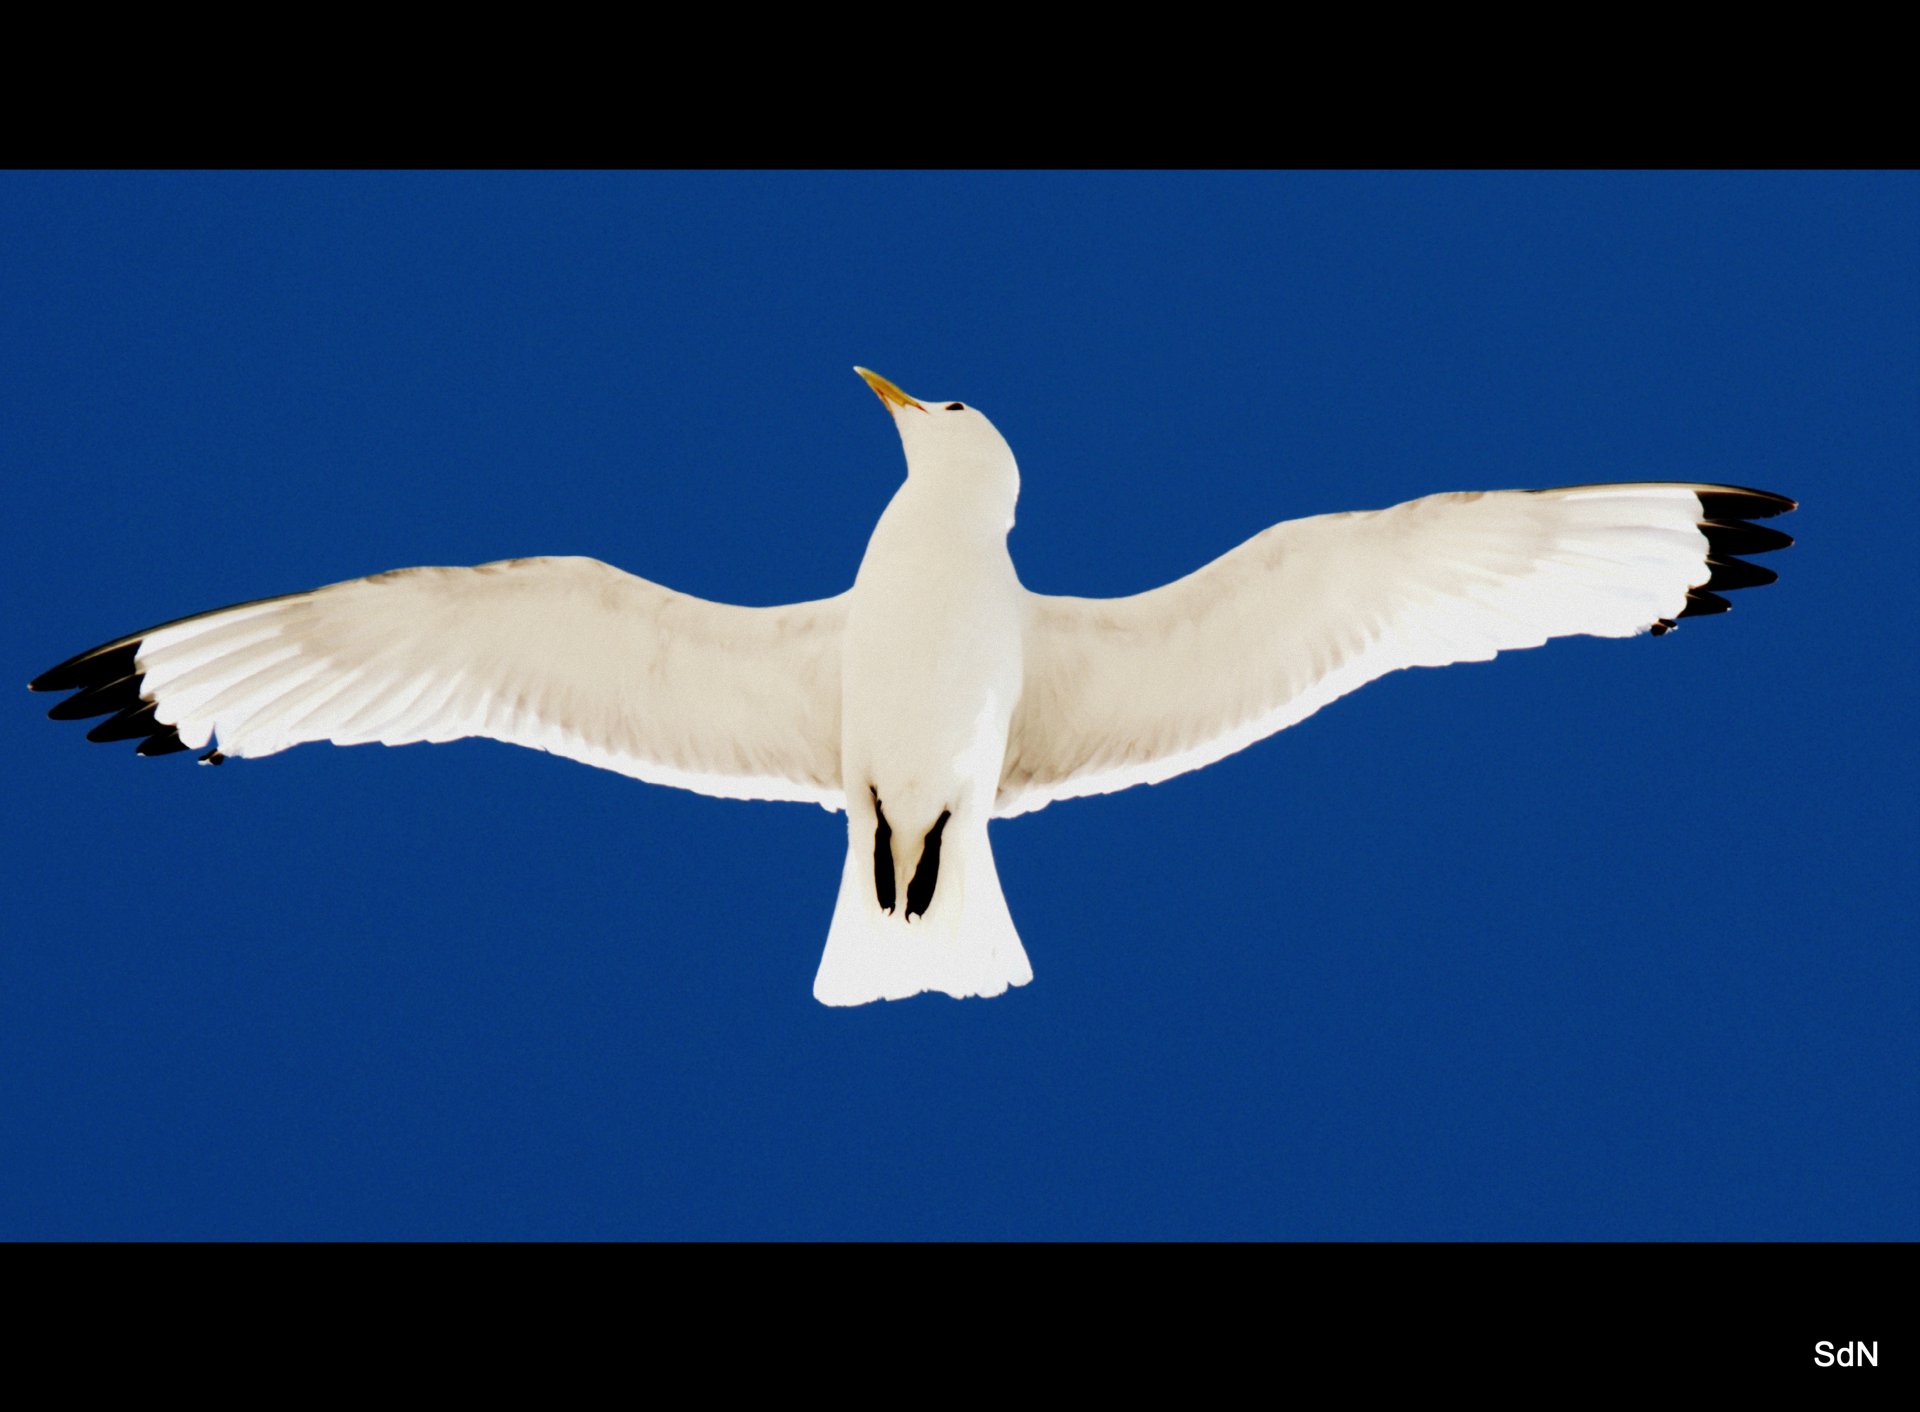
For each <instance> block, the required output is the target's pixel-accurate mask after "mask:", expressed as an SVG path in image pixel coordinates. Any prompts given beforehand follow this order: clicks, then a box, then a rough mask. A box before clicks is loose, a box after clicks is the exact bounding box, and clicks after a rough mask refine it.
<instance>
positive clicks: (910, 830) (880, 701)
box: [842, 521, 1024, 838]
mask: <svg viewBox="0 0 1920 1412" xmlns="http://www.w3.org/2000/svg"><path fill="white" fill-rule="evenodd" d="M887 529H888V525H887V523H886V521H882V525H881V529H880V530H879V531H876V533H875V535H874V542H873V544H872V545H871V546H870V547H869V549H868V552H867V558H866V560H865V562H863V563H862V565H861V569H860V577H859V579H858V580H857V581H856V582H855V584H854V590H853V597H852V601H851V603H850V604H849V605H848V615H847V629H846V637H845V639H844V642H845V656H844V670H845V676H844V679H843V681H844V697H843V703H842V713H843V714H842V759H843V761H844V767H845V786H846V790H847V795H848V799H849V801H850V802H851V801H852V800H853V799H855V798H856V797H859V796H864V795H866V794H867V793H868V792H869V790H871V791H872V792H873V793H875V794H877V795H878V796H879V798H880V799H881V800H882V801H883V803H884V806H885V810H886V815H887V818H888V819H889V821H890V822H891V824H892V826H893V828H894V829H895V830H897V831H899V832H901V833H904V834H907V835H909V836H911V837H915V838H917V837H918V836H919V835H920V834H922V833H924V832H925V830H926V829H928V828H931V827H932V826H933V824H934V822H935V820H937V819H938V818H939V816H940V814H941V813H942V812H943V811H950V812H952V813H953V814H954V815H956V816H961V815H973V814H976V813H978V814H981V815H987V814H991V812H992V808H993V798H994V794H995V793H996V792H997V790H998V787H999V781H1000V772H1001V767H1002V765H1003V763H1004V761H1005V757H1006V743H1007V726H1008V722H1009V721H1010V720H1011V718H1012V715H1013V708H1014V705H1015V703H1016V702H1017V701H1018V700H1019V696H1020V683H1021V675H1022V673H1021V662H1022V651H1023V648H1022V632H1023V621H1024V619H1023V612H1022V606H1023V597H1024V591H1023V590H1022V589H1021V587H1020V583H1019V580H1018V579H1017V578H1016V577H1015V575H1014V571H1013V563H1012V560H1011V559H1010V558H1008V556H1007V553H1006V546H1005V543H1004V541H1002V542H1000V543H999V544H996V545H993V546H991V547H988V548H984V549H971V550H968V551H960V550H956V549H953V548H951V547H948V546H942V545H932V546H924V545H923V546H920V547H915V546H914V545H913V543H912V540H911V538H910V537H909V536H895V537H893V538H892V541H891V542H890V540H889V536H888V535H887V534H886V531H887ZM902 539H905V540H907V541H908V542H907V543H906V544H902V543H900V542H899V541H900V540H902Z"/></svg>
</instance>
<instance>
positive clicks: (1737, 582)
mask: <svg viewBox="0 0 1920 1412" xmlns="http://www.w3.org/2000/svg"><path fill="white" fill-rule="evenodd" d="M1707 567H1708V568H1709V569H1711V570H1713V575H1712V577H1710V578H1709V579H1708V580H1707V583H1706V586H1707V587H1708V588H1710V589H1713V590H1714V591H1715V592H1716V593H1726V592H1728V591H1729V590H1732V589H1736V588H1765V587H1766V586H1767V585H1768V584H1770V583H1778V582H1779V581H1780V575H1778V574H1776V573H1775V572H1774V571H1773V570H1772V569H1768V568H1762V567H1761V566H1760V565H1759V564H1749V563H1748V562H1747V561H1746V560H1744V559H1715V558H1713V557H1711V556H1709V557H1708V559H1707Z"/></svg>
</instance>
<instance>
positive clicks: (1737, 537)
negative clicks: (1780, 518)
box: [1700, 520, 1793, 559]
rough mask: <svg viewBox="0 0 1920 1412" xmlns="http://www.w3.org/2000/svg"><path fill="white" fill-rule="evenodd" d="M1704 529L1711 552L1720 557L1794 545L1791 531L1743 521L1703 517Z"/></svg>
mask: <svg viewBox="0 0 1920 1412" xmlns="http://www.w3.org/2000/svg"><path fill="white" fill-rule="evenodd" d="M1700 532H1701V533H1702V534H1704V535H1705V536H1706V537H1707V553H1709V554H1711V555H1712V556H1713V557H1714V558H1716V559H1730V558H1732V557H1733V556H1734V555H1735V554H1771V553H1772V552H1773V551H1774V550H1776V549H1787V548H1790V547H1792V545H1793V536H1792V535H1790V534H1782V533H1781V532H1780V531H1779V530H1777V529H1768V528H1767V527H1766V526H1765V525H1749V524H1744V523H1742V522H1741V521H1739V520H1703V521H1702V522H1701V524H1700Z"/></svg>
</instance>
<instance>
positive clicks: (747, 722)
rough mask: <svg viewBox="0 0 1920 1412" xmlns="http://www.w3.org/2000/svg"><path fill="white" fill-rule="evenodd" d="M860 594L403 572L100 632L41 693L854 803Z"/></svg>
mask: <svg viewBox="0 0 1920 1412" xmlns="http://www.w3.org/2000/svg"><path fill="white" fill-rule="evenodd" d="M845 619H846V607H845V596H844V595H842V596H841V597H839V598H828V599H822V600H820V601H818V602H813V603H795V604H790V605H787V606H784V607H778V608H742V607H735V606H733V605H731V604H726V603H709V602H706V601H704V600H702V599H698V598H693V597H689V596H688V595H686V594H684V593H676V592H674V591H673V590H671V589H667V588H662V587H661V586H660V585H658V584H654V583H649V582H647V580H645V579H642V578H636V577H634V576H633V575H632V574H628V573H623V572H621V571H620V570H619V569H616V568H613V567H611V566H610V565H607V564H603V563H601V562H600V561H598V560H597V559H585V558H542V559H510V560H505V561H503V562H501V563H496V564H482V565H480V566H479V567H477V568H421V569H396V570H394V571H393V572H391V573H385V574H375V575H374V576H373V577H371V578H364V579H354V580H351V581H350V582H347V583H337V584H333V585H331V586H329V587H327V588H321V589H316V590H314V591H313V592H311V593H298V594H292V595H289V596H287V597H284V598H268V599H262V600H260V601H258V602H254V603H243V604H239V605H237V606H235V607H232V608H223V609H219V610H217V611H215V612H212V613H203V614H200V615H199V616H197V617H192V618H183V619H180V620H178V621H176V622H172V623H167V624H164V625H162V626H160V627H157V628H150V629H148V630H147V631H146V632H142V633H135V634H132V635H131V636H128V637H122V638H118V639H116V640H114V641H112V642H108V643H104V644H102V645H101V646H99V647H96V648H94V649H92V650H91V651H89V652H83V653H81V654H80V655H79V656H77V657H74V658H71V659H69V660H68V661H65V662H62V663H61V664H60V665H59V666H57V667H54V668H53V669H52V670H50V671H48V672H45V673H43V674H42V675H41V676H39V677H37V678H35V679H34V681H33V682H32V683H30V685H31V686H32V687H33V689H34V690H36V691H74V690H77V691H78V692H79V695H77V696H74V697H70V698H69V699H68V700H66V701H63V702H61V703H60V704H59V705H57V706H55V707H54V708H53V710H52V711H50V712H49V713H48V714H49V715H51V716H53V717H55V718H56V719H75V718H81V717H87V716H101V715H105V716H107V717H108V719H107V720H106V721H104V722H102V723H101V724H100V725H98V726H96V727H95V728H94V729H93V730H92V731H90V732H89V733H88V735H89V738H90V739H93V740H132V739H139V740H140V741H141V744H140V747H139V751H140V753H141V754H143V755H163V754H168V753H171V752H173V751H176V750H188V749H195V750H197V749H200V748H202V747H204V746H206V745H207V744H208V742H209V741H210V740H213V739H215V738H216V737H217V739H218V742H219V748H218V749H217V750H215V751H212V752H209V755H208V756H207V757H204V758H208V759H210V760H212V761H213V762H214V763H218V762H219V761H220V760H221V759H223V758H226V757H229V756H235V757H237V756H259V755H271V754H273V753H275V752H276V751H280V750H285V749H286V748H287V747H288V746H290V745H298V744H300V743H301V742H303V741H316V740H326V741H332V742H333V743H334V744H336V745H358V744H364V743H367V742H371V741H380V742H382V743H384V744H387V745H403V744H407V743H409V742H412V741H446V740H458V739H461V738H462V737H465V736H487V737H491V738H492V739H494V740H503V741H508V742H510V743H512V744H515V745H526V746H531V747H533V748H535V749H538V750H547V751H551V752H552V753H554V754H556V755H565V756H567V757H568V758H570V759H574V760H580V761H583V762H585V763H586V764H589V765H597V766H600V767H601V768H603V769H608V770H616V771H618V772H620V773H621V774H625V775H632V776H634V777H636V778H638V779H643V780H649V781H651V782H653V783H655V784H667V785H674V786H677V787H679V788H681V789H691V790H697V791H699V792H700V793H702V794H715V795H720V796H722V797H725V798H730V799H791V800H804V801H807V802H811V803H816V804H821V805H825V806H826V807H827V808H830V809H838V808H841V807H843V799H842V794H841V785H840V637H841V628H842V626H843V624H844V622H845Z"/></svg>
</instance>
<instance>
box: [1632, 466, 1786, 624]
mask: <svg viewBox="0 0 1920 1412" xmlns="http://www.w3.org/2000/svg"><path fill="white" fill-rule="evenodd" d="M1687 488H1688V489H1689V490H1691V491H1692V492H1693V493H1694V494H1695V495H1696V496H1698V497H1699V500H1700V521H1699V524H1700V533H1701V534H1703V535H1705V536H1706V538H1707V559H1706V565H1705V567H1706V570H1707V577H1706V579H1705V581H1704V582H1702V583H1700V584H1699V585H1697V586H1695V587H1694V588H1691V589H1689V590H1688V591H1687V605H1686V607H1685V608H1683V609H1682V610H1681V611H1680V616H1681V617H1682V618H1702V617H1706V616H1708V615H1710V614H1713V613H1724V612H1726V611H1727V610H1728V609H1729V608H1731V607H1732V606H1733V605H1732V604H1731V603H1729V602H1727V600H1726V599H1724V598H1722V597H1721V596H1720V595H1721V594H1723V593H1730V592H1733V591H1735V590H1737V589H1742V588H1762V587H1764V586H1766V585H1767V584H1770V583H1777V582H1778V581H1779V579H1780V575H1779V574H1777V573H1775V572H1774V571H1773V570H1772V569H1763V568H1761V567H1760V566H1759V565H1758V564H1749V563H1748V562H1747V561H1746V560H1744V559H1741V558H1738V557H1736V556H1738V555H1742V554H1770V553H1772V552H1773V551H1774V550H1776V549H1785V548H1787V547H1788V546H1789V545H1791V544H1792V543H1793V536H1792V535H1790V534H1783V533H1782V532H1781V531H1779V530H1777V529H1768V528H1767V527H1766V526H1764V525H1755V524H1749V523H1748V521H1749V520H1764V519H1768V518H1771V517H1772V516H1774V515H1784V514H1786V513H1787V512H1788V511H1789V510H1797V509H1799V508H1800V506H1799V502H1798V501H1795V500H1791V499H1789V498H1788V497H1786V496H1784V495H1775V494H1774V493H1773V492H1772V491H1770V490H1752V489H1749V488H1748V487H1746V486H1742V485H1694V486H1688V487H1687ZM1675 625H1676V624H1675V620H1674V619H1672V618H1661V619H1659V620H1657V621H1656V622H1655V623H1654V624H1653V626H1652V628H1651V629H1650V631H1651V632H1652V633H1653V635H1654V636H1655V637H1664V636H1665V635H1666V634H1667V633H1669V632H1672V631H1673V629H1674V627H1675Z"/></svg>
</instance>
